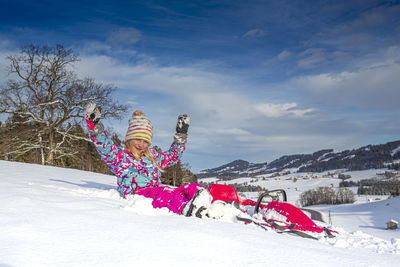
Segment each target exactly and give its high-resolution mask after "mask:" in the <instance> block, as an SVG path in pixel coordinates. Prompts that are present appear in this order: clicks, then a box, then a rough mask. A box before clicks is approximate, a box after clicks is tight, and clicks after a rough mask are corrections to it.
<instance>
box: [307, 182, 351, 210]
mask: <svg viewBox="0 0 400 267" xmlns="http://www.w3.org/2000/svg"><path fill="white" fill-rule="evenodd" d="M354 201H355V197H354V193H353V191H351V190H350V189H348V188H343V187H342V188H339V189H338V190H336V191H335V190H334V189H332V188H329V187H318V188H317V189H311V190H308V191H305V192H303V193H301V195H300V204H301V205H302V206H303V207H305V206H311V205H320V204H345V203H354Z"/></svg>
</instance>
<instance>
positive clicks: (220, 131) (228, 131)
mask: <svg viewBox="0 0 400 267" xmlns="http://www.w3.org/2000/svg"><path fill="white" fill-rule="evenodd" d="M216 132H217V133H218V134H225V135H249V134H250V133H249V132H248V131H245V130H243V129H240V128H230V129H217V130H216Z"/></svg>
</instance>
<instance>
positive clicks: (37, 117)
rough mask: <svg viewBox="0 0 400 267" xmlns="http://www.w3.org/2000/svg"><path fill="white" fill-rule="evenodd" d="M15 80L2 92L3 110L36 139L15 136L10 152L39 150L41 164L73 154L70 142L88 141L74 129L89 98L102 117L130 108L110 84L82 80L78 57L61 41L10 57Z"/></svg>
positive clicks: (27, 47) (31, 48)
mask: <svg viewBox="0 0 400 267" xmlns="http://www.w3.org/2000/svg"><path fill="white" fill-rule="evenodd" d="M7 59H8V60H9V61H10V68H9V75H10V76H11V79H10V80H9V81H8V82H7V84H6V85H5V87H3V88H2V89H1V90H0V100H1V101H0V113H6V114H9V115H10V116H12V117H14V121H13V125H14V126H15V127H17V126H19V125H26V126H29V129H30V130H31V131H32V132H33V133H32V135H33V136H34V138H30V139H26V138H21V137H20V136H15V137H14V138H13V140H12V141H13V142H14V145H13V149H12V151H9V152H8V153H11V154H17V155H18V154H21V153H26V152H28V151H31V150H38V151H40V154H41V163H42V164H49V165H53V164H54V160H56V159H57V158H60V157H66V156H71V155H73V154H74V153H76V151H73V150H72V149H70V146H69V143H70V142H71V140H79V139H81V140H82V139H83V140H85V139H87V137H85V136H82V135H76V134H74V133H73V132H72V131H71V130H72V128H73V125H76V123H77V122H78V121H81V120H82V118H83V116H84V114H83V113H84V112H83V111H84V108H85V106H86V104H87V103H88V102H89V101H93V102H96V103H97V104H99V105H100V106H101V107H102V114H103V116H104V117H115V118H119V117H120V115H121V112H123V111H125V110H126V108H127V107H126V106H124V105H120V104H118V103H117V102H115V101H114V100H113V99H112V94H113V92H114V91H115V88H114V87H113V86H112V85H103V84H101V83H96V82H95V81H94V80H93V79H91V78H84V79H80V78H78V77H77V75H76V74H75V72H74V70H73V67H74V64H75V63H76V62H78V61H79V58H78V56H77V55H76V54H75V53H74V52H73V51H72V50H71V49H66V48H64V47H63V46H62V45H56V46H55V47H46V46H43V47H38V46H34V45H29V46H26V47H23V48H22V49H21V51H20V53H19V54H16V55H10V56H8V57H7Z"/></svg>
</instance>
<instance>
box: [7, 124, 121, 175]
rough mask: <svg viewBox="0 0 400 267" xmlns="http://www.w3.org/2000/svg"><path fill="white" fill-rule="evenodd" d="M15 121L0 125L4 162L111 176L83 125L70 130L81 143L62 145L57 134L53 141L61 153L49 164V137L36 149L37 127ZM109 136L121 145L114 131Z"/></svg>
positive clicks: (74, 141) (72, 126)
mask: <svg viewBox="0 0 400 267" xmlns="http://www.w3.org/2000/svg"><path fill="white" fill-rule="evenodd" d="M15 120H17V119H16V118H15V117H11V118H9V119H8V120H7V121H6V122H5V123H1V122H0V158H1V159H2V160H9V161H17V162H26V163H36V164H43V161H44V162H45V163H47V165H52V166H57V167H63V168H73V169H78V170H84V171H92V172H98V173H104V174H111V172H110V171H109V170H108V167H107V165H106V164H105V163H104V161H103V160H101V158H100V155H99V153H97V151H96V148H95V147H94V145H93V143H92V142H91V141H89V138H88V134H87V133H86V132H85V131H84V129H83V128H82V126H81V125H80V124H78V123H76V124H74V125H68V126H67V127H68V128H69V132H70V133H71V134H73V135H75V136H80V137H81V138H80V139H78V138H76V139H71V140H65V141H64V142H63V143H61V141H62V139H63V136H62V135H61V134H57V133H56V134H54V137H53V138H54V141H55V142H57V143H59V146H58V153H55V156H54V157H53V159H52V160H51V162H46V160H44V159H46V158H47V153H46V152H47V151H46V148H45V147H46V142H47V141H45V140H47V138H48V137H47V136H46V135H43V136H41V137H42V144H37V145H33V144H35V142H36V140H35V139H36V138H37V131H38V129H37V126H36V125H35V123H29V124H15ZM109 132H111V137H112V139H113V141H114V142H115V143H116V144H117V145H120V144H121V140H120V139H119V138H118V135H117V134H115V133H113V132H112V131H109Z"/></svg>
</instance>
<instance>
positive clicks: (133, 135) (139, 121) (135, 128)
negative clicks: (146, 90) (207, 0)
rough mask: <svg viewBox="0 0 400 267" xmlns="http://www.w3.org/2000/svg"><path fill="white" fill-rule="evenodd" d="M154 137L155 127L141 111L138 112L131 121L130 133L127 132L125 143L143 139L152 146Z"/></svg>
mask: <svg viewBox="0 0 400 267" xmlns="http://www.w3.org/2000/svg"><path fill="white" fill-rule="evenodd" d="M152 137H153V125H152V124H151V121H150V120H149V119H148V118H147V117H146V115H144V113H143V112H142V111H140V110H136V111H135V112H133V114H132V118H131V119H130V120H129V127H128V131H127V132H126V137H125V141H128V140H131V139H141V140H144V141H147V142H149V143H150V144H151V139H152Z"/></svg>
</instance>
